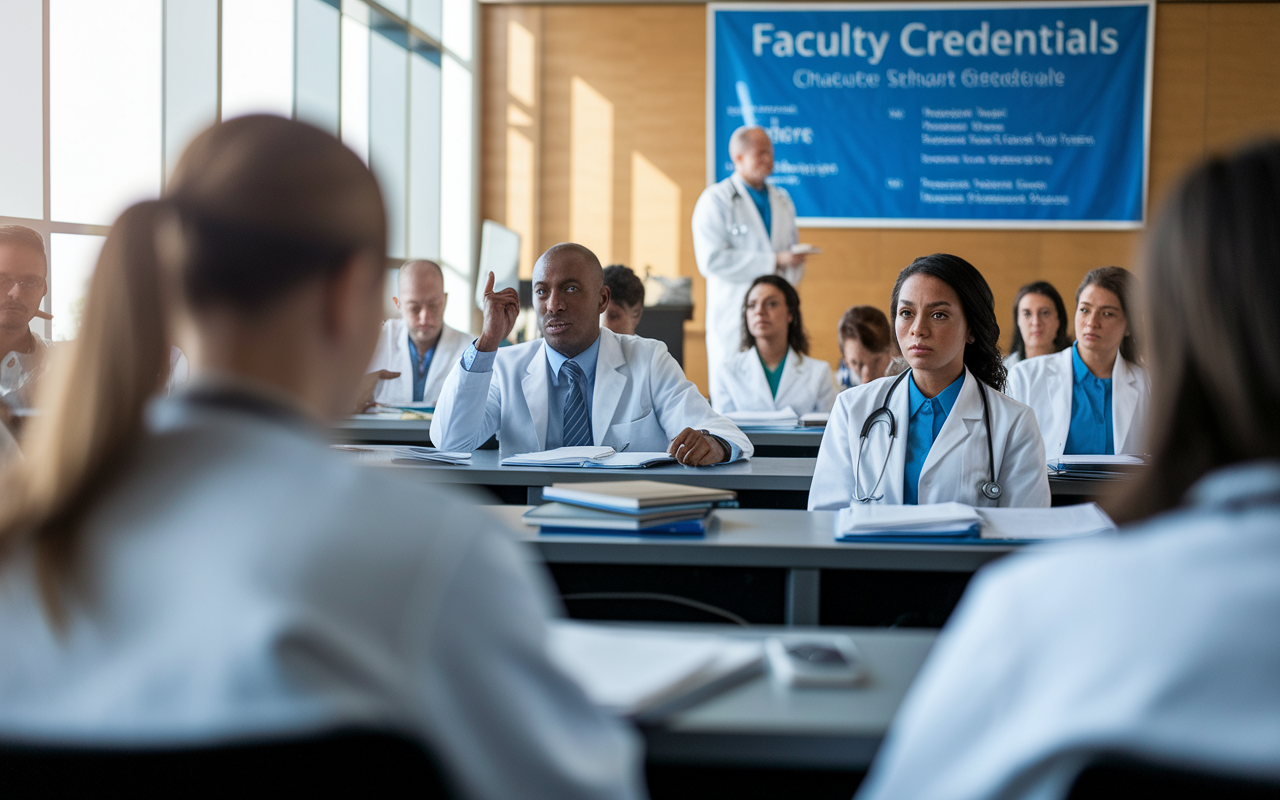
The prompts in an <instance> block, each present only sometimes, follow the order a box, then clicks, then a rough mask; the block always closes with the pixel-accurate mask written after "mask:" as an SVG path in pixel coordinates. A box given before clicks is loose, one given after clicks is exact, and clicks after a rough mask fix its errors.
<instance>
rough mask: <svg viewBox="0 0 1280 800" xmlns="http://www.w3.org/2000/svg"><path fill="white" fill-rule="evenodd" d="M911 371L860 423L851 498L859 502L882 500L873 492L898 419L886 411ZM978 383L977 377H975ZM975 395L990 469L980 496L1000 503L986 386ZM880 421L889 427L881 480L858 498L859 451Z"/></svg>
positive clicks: (885, 461) (860, 459) (896, 434)
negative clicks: (984, 431)
mask: <svg viewBox="0 0 1280 800" xmlns="http://www.w3.org/2000/svg"><path fill="white" fill-rule="evenodd" d="M910 374H911V370H906V371H904V372H903V373H902V374H901V375H899V376H898V379H897V380H895V381H894V382H893V385H892V386H890V387H889V393H888V394H886V395H885V396H884V402H883V403H882V404H881V405H880V407H879V408H877V409H876V410H875V411H872V412H871V415H870V416H868V417H867V420H866V422H864V423H862V433H861V435H860V436H859V437H858V457H857V459H855V460H854V462H853V464H854V466H853V499H854V500H856V501H858V502H859V503H871V502H879V501H881V500H883V499H884V495H883V494H880V495H877V494H876V490H877V489H879V488H880V483H881V482H882V481H883V480H884V473H885V470H886V469H887V468H888V466H889V455H890V454H891V453H893V442H894V440H895V439H897V438H898V420H897V419H895V418H894V416H893V412H892V411H890V410H889V401H890V400H891V399H892V398H893V391H894V389H897V388H898V384H900V383H902V381H903V380H905V379H906V377H907V376H908V375H910ZM974 380H977V378H974ZM978 394H979V395H981V397H982V422H983V424H984V425H985V426H986V428H987V463H988V464H990V466H991V479H990V480H988V481H986V482H984V483H983V484H982V486H981V490H982V494H983V495H984V496H985V497H986V498H987V499H988V500H999V499H1000V494H1001V492H1002V491H1003V490H1002V489H1001V488H1000V484H998V483H996V456H995V450H994V448H993V447H992V445H991V409H990V407H989V406H988V405H987V387H986V385H984V384H983V383H982V381H978ZM877 422H883V423H884V424H886V425H888V426H889V448H888V449H887V450H886V451H885V454H884V461H883V462H882V463H881V464H880V477H879V478H877V479H876V484H875V486H872V487H871V491H870V492H869V493H868V494H867V495H866V496H864V497H859V496H858V492H859V491H860V490H861V488H862V450H863V448H865V447H866V446H867V435H868V434H870V433H871V428H872V427H873V426H874V425H875V424H876V423H877Z"/></svg>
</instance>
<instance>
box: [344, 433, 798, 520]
mask: <svg viewBox="0 0 1280 800" xmlns="http://www.w3.org/2000/svg"><path fill="white" fill-rule="evenodd" d="M361 456H362V458H361V462H362V463H365V464H368V465H371V466H379V467H383V466H385V467H392V468H399V469H409V470H417V471H419V472H420V473H421V475H422V477H423V479H424V480H429V481H434V482H437V483H468V484H472V485H475V486H484V487H488V488H490V489H492V490H494V493H495V494H497V495H498V496H499V497H501V498H502V499H503V500H504V501H505V502H514V503H518V504H520V505H525V504H537V503H540V502H542V487H544V486H550V485H551V484H553V483H582V482H585V481H634V480H641V479H644V480H652V481H667V482H670V483H683V484H688V485H690V486H706V487H709V488H713V489H732V490H733V491H735V492H737V493H738V499H739V502H740V503H741V504H742V505H744V506H746V507H783V508H804V506H805V504H806V503H807V502H808V498H809V484H810V482H811V481H812V480H813V467H814V463H815V461H816V459H812V458H753V459H750V460H749V461H735V462H734V463H732V464H720V465H718V466H714V467H685V466H681V465H679V464H674V465H670V466H662V467H651V468H649V469H639V470H636V469H583V468H581V467H503V466H501V465H500V463H499V462H501V460H502V459H501V456H500V455H499V453H498V451H497V450H477V451H475V452H474V453H472V454H471V463H470V464H469V465H467V466H452V465H448V464H422V465H418V464H411V465H401V464H392V463H391V453H390V450H389V449H388V448H377V449H375V450H373V451H371V452H369V453H362V454H361ZM513 490H514V491H513Z"/></svg>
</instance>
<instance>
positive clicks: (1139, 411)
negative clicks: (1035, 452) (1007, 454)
mask: <svg viewBox="0 0 1280 800" xmlns="http://www.w3.org/2000/svg"><path fill="white" fill-rule="evenodd" d="M1131 282H1132V276H1131V275H1130V273H1129V272H1128V271H1127V270H1124V269H1121V268H1120V267H1099V268H1098V269H1095V270H1092V271H1090V272H1089V274H1087V275H1085V276H1084V280H1083V281H1082V282H1081V283H1080V288H1079V289H1077V290H1076V343H1075V345H1074V346H1073V347H1070V348H1068V349H1066V350H1063V351H1062V352H1060V353H1057V354H1055V355H1053V356H1050V357H1047V358H1033V359H1029V360H1027V361H1024V362H1022V363H1021V364H1018V365H1017V366H1016V367H1014V368H1013V369H1012V370H1011V371H1010V372H1009V396H1010V397H1012V398H1014V399H1015V400H1018V401H1019V402H1022V403H1026V404H1027V405H1029V406H1031V408H1032V410H1034V411H1035V412H1036V421H1037V422H1038V423H1039V425H1040V432H1041V433H1042V434H1043V435H1044V447H1045V453H1046V455H1047V457H1048V458H1057V457H1058V456H1060V455H1062V454H1064V453H1068V454H1077V453H1085V454H1107V455H1110V454H1113V453H1139V452H1141V451H1142V445H1141V442H1142V435H1143V432H1144V427H1143V426H1144V425H1145V424H1146V419H1147V406H1148V404H1149V403H1150V402H1151V386H1150V383H1149V382H1148V379H1147V371H1146V369H1144V368H1143V367H1141V366H1139V365H1138V364H1137V363H1136V360H1137V349H1138V345H1137V341H1136V340H1135V338H1134V335H1133V331H1134V329H1135V328H1136V327H1137V325H1136V323H1135V321H1134V319H1133V312H1132V310H1131V307H1132V304H1131V302H1130V299H1129V297H1130V284H1131Z"/></svg>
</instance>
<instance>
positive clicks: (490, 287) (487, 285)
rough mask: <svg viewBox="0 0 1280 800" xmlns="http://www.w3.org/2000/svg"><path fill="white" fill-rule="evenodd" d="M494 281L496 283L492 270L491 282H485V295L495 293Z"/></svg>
mask: <svg viewBox="0 0 1280 800" xmlns="http://www.w3.org/2000/svg"><path fill="white" fill-rule="evenodd" d="M493 281H494V277H493V271H492V270H490V272H489V280H487V281H485V283H484V293H485V294H491V293H492V292H493Z"/></svg>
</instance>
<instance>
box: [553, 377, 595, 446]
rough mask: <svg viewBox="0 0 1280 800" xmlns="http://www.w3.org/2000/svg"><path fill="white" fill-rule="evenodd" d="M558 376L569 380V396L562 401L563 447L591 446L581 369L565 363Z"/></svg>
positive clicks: (585, 381)
mask: <svg viewBox="0 0 1280 800" xmlns="http://www.w3.org/2000/svg"><path fill="white" fill-rule="evenodd" d="M560 374H561V375H564V376H567V377H568V378H569V396H568V397H566V398H565V401H564V443H563V446H564V447H580V446H582V445H589V444H591V418H590V417H589V416H587V400H586V398H585V397H584V396H583V391H584V388H585V386H586V383H587V378H586V375H584V374H583V372H582V367H580V366H578V365H577V363H575V362H573V361H566V362H564V365H563V366H561V367H560Z"/></svg>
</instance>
